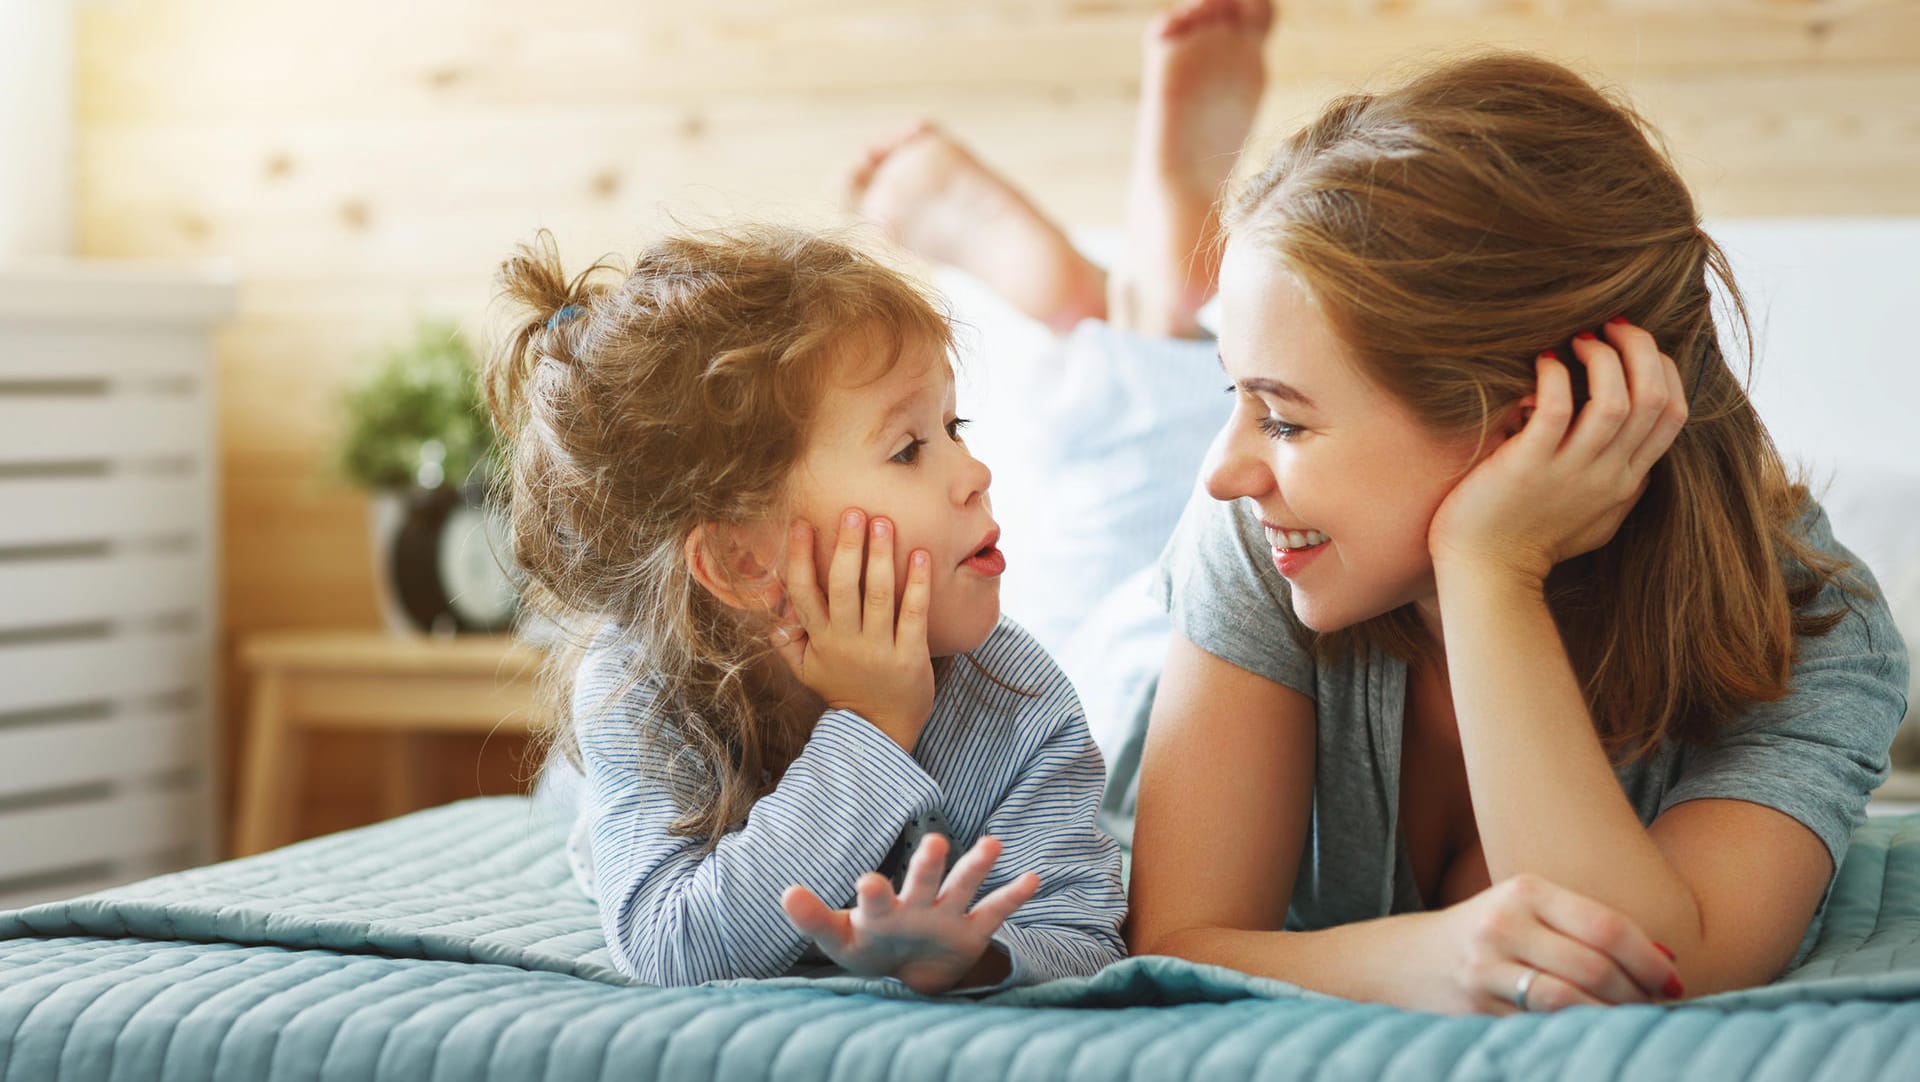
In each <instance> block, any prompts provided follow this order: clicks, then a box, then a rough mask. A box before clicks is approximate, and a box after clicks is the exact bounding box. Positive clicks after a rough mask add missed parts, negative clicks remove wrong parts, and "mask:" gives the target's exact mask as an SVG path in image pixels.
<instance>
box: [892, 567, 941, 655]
mask: <svg viewBox="0 0 1920 1082" xmlns="http://www.w3.org/2000/svg"><path fill="white" fill-rule="evenodd" d="M931 563H932V560H931V559H930V558H929V557H928V556H927V552H926V550H925V549H915V550H914V551H913V555H912V556H911V557H909V558H908V560H907V590H906V592H905V593H903V594H901V595H900V621H899V623H898V624H896V625H895V626H894V629H893V644H894V647H895V648H896V649H900V650H908V651H911V652H912V653H913V654H914V655H915V656H918V655H920V654H924V653H926V650H927V609H928V607H929V606H930V605H931V604H932V598H933V582H932V579H933V570H932V567H931V566H930V565H931Z"/></svg>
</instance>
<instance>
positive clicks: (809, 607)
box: [787, 521, 827, 627]
mask: <svg viewBox="0 0 1920 1082" xmlns="http://www.w3.org/2000/svg"><path fill="white" fill-rule="evenodd" d="M787 601H788V602H789V603H790V604H792V606H793V611H794V613H795V614H797V615H798V616H799V617H800V626H801V627H825V626H826V624H827V599H826V598H825V597H823V596H821V594H820V584H819V583H818V582H816V581H815V580H814V570H813V526H812V524H810V523H808V522H805V521H796V522H794V524H793V526H792V528H791V529H789V530H788V531H787Z"/></svg>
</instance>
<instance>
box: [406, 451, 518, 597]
mask: <svg viewBox="0 0 1920 1082" xmlns="http://www.w3.org/2000/svg"><path fill="white" fill-rule="evenodd" d="M390 559H391V566H390V568H389V570H390V571H391V572H392V575H393V588H394V594H395V596H396V599H397V600H398V601H399V603H400V608H401V609H402V610H403V611H404V612H405V613H406V614H407V618H408V619H409V620H411V621H412V622H413V624H414V626H415V627H418V628H419V629H420V630H422V631H433V632H450V631H461V632H502V631H506V630H507V629H508V628H509V627H510V626H511V625H512V623H513V616H514V612H515V610H516V609H517V608H518V605H519V597H520V592H519V589H518V588H517V586H516V585H515V581H514V579H515V575H514V573H512V572H510V571H509V570H508V569H509V568H510V567H511V566H512V563H513V551H512V545H511V542H510V540H509V538H508V535H507V523H506V516H505V513H504V511H503V510H502V509H501V508H499V507H496V506H494V505H493V504H492V503H491V502H490V501H488V500H487V498H486V494H485V491H484V490H483V489H482V488H481V487H480V486H478V485H468V486H465V487H462V488H457V489H456V488H453V487H450V486H438V487H434V488H414V489H412V490H410V491H409V492H408V494H407V509H406V517H405V519H404V520H403V521H402V522H401V524H400V528H399V531H398V532H397V533H396V534H395V536H394V538H393V545H392V549H391V550H390Z"/></svg>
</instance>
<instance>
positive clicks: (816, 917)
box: [780, 883, 853, 947]
mask: <svg viewBox="0 0 1920 1082" xmlns="http://www.w3.org/2000/svg"><path fill="white" fill-rule="evenodd" d="M780 908H781V909H784V910H786V911H787V919H788V920H790V921H792V922H793V926H794V927H795V928H798V929H799V930H800V934H801V935H804V936H806V937H807V938H808V939H812V940H815V941H817V942H819V943H820V944H821V945H822V946H823V947H844V946H845V945H846V944H847V942H848V940H849V939H850V938H851V936H852V933H853V925H852V922H851V921H850V920H848V919H847V914H846V913H844V912H842V911H840V910H837V909H832V908H829V907H828V905H827V903H825V902H823V901H821V900H820V896H819V895H817V894H815V893H814V892H812V891H810V890H808V889H807V888H805V887H803V886H801V885H799V884H798V883H796V884H794V885H793V886H790V887H788V888H787V890H786V893H785V894H782V895H781V896H780Z"/></svg>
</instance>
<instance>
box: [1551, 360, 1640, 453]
mask: <svg viewBox="0 0 1920 1082" xmlns="http://www.w3.org/2000/svg"><path fill="white" fill-rule="evenodd" d="M1573 355H1574V356H1575V357H1576V358H1578V359H1579V361H1580V363H1581V364H1583V365H1585V366H1586V369H1587V404H1586V405H1584V406H1582V407H1580V417H1579V419H1578V420H1576V421H1575V422H1574V425H1573V435H1572V437H1571V438H1570V439H1568V440H1567V448H1568V450H1569V451H1572V452H1574V453H1575V454H1577V455H1578V456H1579V457H1580V458H1581V459H1586V460H1592V459H1597V458H1599V457H1601V455H1603V454H1605V453H1606V452H1607V450H1608V449H1609V448H1612V447H1614V446H1616V445H1617V442H1616V441H1618V440H1620V438H1621V434H1622V429H1624V428H1626V427H1627V425H1628V424H1629V422H1631V421H1632V419H1633V399H1632V397H1631V396H1630V395H1629V394H1628V391H1627V376H1626V369H1625V367H1624V366H1623V364H1622V363H1621V359H1620V354H1619V352H1618V351H1616V350H1615V349H1614V348H1613V347H1612V346H1610V345H1608V344H1607V343H1605V342H1603V341H1601V340H1600V338H1599V336H1598V335H1595V334H1593V333H1592V332H1590V331H1582V332H1580V333H1579V334H1577V335H1575V336H1574V338H1573Z"/></svg>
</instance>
